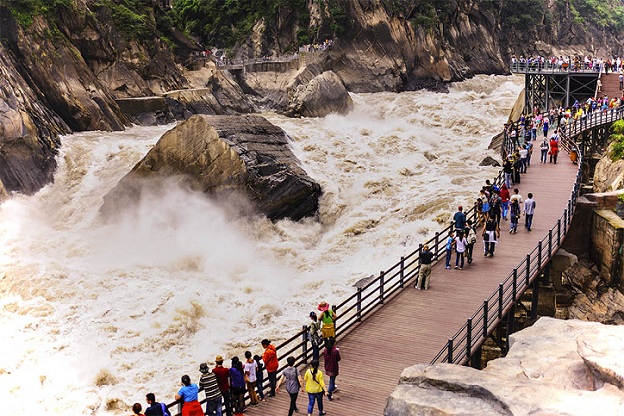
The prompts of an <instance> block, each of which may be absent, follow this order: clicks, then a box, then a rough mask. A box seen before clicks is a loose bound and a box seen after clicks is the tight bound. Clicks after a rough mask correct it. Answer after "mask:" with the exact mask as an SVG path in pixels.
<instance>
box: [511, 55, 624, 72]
mask: <svg viewBox="0 0 624 416" xmlns="http://www.w3.org/2000/svg"><path fill="white" fill-rule="evenodd" d="M511 64H512V66H513V67H514V68H521V69H524V68H526V69H529V70H538V69H548V70H553V71H600V69H601V68H604V71H605V73H609V72H610V71H611V72H619V71H621V70H622V64H623V61H622V58H621V57H619V56H618V57H612V58H607V59H603V58H599V57H594V56H589V55H584V56H581V55H575V56H563V55H560V56H549V57H544V56H540V55H531V56H527V57H525V56H522V55H521V56H519V57H517V56H516V55H512V57H511Z"/></svg>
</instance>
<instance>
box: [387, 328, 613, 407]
mask: <svg viewBox="0 0 624 416" xmlns="http://www.w3.org/2000/svg"><path fill="white" fill-rule="evenodd" d="M605 340H608V342H607V343H605V342H604V341H605ZM510 345H511V348H510V350H509V353H508V354H507V356H506V357H505V358H500V359H497V360H493V361H490V362H489V363H488V366H487V367H486V368H485V369H483V370H481V371H479V370H475V369H472V368H469V367H462V366H456V365H449V364H439V365H415V366H413V367H409V368H406V369H405V370H404V371H403V373H402V374H401V378H400V380H399V385H398V387H397V388H396V389H395V391H394V392H393V393H392V395H391V396H390V397H389V399H388V403H387V406H386V410H385V413H384V414H385V415H386V416H408V415H460V414H462V415H463V414H471V415H477V414H478V415H510V416H511V415H538V414H540V415H579V416H581V415H590V414H596V410H597V409H600V411H599V413H600V414H618V413H619V412H620V411H621V405H622V402H624V391H623V390H622V389H621V385H622V374H623V371H624V368H623V367H622V364H621V360H619V359H618V358H619V355H620V351H621V349H622V345H624V327H614V326H605V325H602V324H599V323H589V322H581V321H561V320H556V319H551V318H541V319H540V320H538V321H537V322H536V323H535V325H533V326H532V327H529V328H527V329H525V330H523V331H521V332H518V333H515V334H513V335H511V338H510Z"/></svg>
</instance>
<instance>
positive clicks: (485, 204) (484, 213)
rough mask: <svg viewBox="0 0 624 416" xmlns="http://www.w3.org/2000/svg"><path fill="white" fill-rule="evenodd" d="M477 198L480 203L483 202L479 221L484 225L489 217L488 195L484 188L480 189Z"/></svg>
mask: <svg viewBox="0 0 624 416" xmlns="http://www.w3.org/2000/svg"><path fill="white" fill-rule="evenodd" d="M479 198H481V201H482V202H483V204H482V205H481V219H482V220H483V222H484V223H485V221H486V220H487V218H488V216H489V215H490V195H489V194H488V193H487V192H486V190H485V187H483V188H482V189H481V191H480V195H479Z"/></svg>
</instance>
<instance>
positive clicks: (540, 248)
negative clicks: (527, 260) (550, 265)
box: [537, 240, 542, 272]
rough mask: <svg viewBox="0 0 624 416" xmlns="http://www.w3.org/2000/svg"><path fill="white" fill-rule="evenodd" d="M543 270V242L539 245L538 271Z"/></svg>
mask: <svg viewBox="0 0 624 416" xmlns="http://www.w3.org/2000/svg"><path fill="white" fill-rule="evenodd" d="M540 270H542V240H540V241H539V243H537V271H538V272H539V271H540Z"/></svg>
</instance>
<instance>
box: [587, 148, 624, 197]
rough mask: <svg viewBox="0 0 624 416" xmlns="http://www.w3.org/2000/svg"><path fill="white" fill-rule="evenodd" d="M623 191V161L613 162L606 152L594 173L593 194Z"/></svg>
mask: <svg viewBox="0 0 624 416" xmlns="http://www.w3.org/2000/svg"><path fill="white" fill-rule="evenodd" d="M618 189H624V160H616V161H613V160H611V158H610V157H609V151H607V152H606V154H605V156H603V157H602V158H601V159H600V160H599V161H598V163H597V164H596V169H595V171H594V192H609V191H616V190H618Z"/></svg>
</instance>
